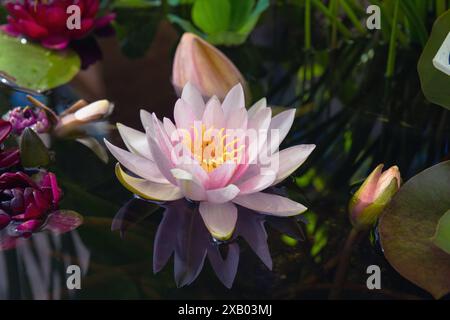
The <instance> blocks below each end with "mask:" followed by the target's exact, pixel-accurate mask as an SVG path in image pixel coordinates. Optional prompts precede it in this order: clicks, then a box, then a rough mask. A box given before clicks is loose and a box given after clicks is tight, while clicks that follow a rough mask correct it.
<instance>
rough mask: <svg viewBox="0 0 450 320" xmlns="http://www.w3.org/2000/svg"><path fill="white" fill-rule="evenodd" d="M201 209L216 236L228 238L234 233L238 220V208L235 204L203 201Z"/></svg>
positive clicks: (204, 219)
mask: <svg viewBox="0 0 450 320" xmlns="http://www.w3.org/2000/svg"><path fill="white" fill-rule="evenodd" d="M199 210H200V215H201V216H202V218H203V222H204V223H205V225H206V227H207V228H208V230H209V232H210V233H211V235H212V236H213V237H214V238H216V239H219V240H227V239H229V238H230V237H231V236H232V235H233V232H234V229H235V227H236V221H237V208H236V206H235V205H234V204H232V203H230V202H227V203H221V204H217V203H209V202H201V203H200V208H199Z"/></svg>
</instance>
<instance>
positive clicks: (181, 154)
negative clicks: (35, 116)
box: [105, 83, 315, 240]
mask: <svg viewBox="0 0 450 320" xmlns="http://www.w3.org/2000/svg"><path fill="white" fill-rule="evenodd" d="M294 116H295V110H294V109H291V110H287V111H284V112H282V113H280V114H277V115H276V116H275V117H273V118H272V110H271V108H270V107H267V105H266V100H265V99H261V100H260V101H258V102H257V103H255V104H254V105H253V106H252V107H251V108H250V109H249V110H247V109H246V108H245V97H244V91H243V88H242V86H241V85H240V84H238V85H236V86H235V87H233V88H232V89H231V90H230V92H229V93H228V94H227V95H226V97H225V99H224V101H223V103H221V102H220V100H219V99H218V98H217V97H212V98H211V99H210V100H209V101H208V102H207V103H205V102H204V100H203V98H202V95H201V94H200V92H199V91H198V90H197V89H196V88H195V87H194V86H193V85H191V84H190V83H188V84H187V85H186V86H185V87H184V89H183V92H182V95H181V98H180V99H178V101H177V102H176V104H175V109H174V119H175V123H173V122H172V121H171V120H170V119H168V118H164V119H163V120H162V121H160V120H159V119H158V118H157V117H156V115H155V114H150V113H148V112H147V111H145V110H141V121H142V124H143V127H144V129H145V133H143V132H140V131H137V130H135V129H132V128H129V127H126V126H124V125H122V124H118V125H117V126H118V129H119V132H120V135H121V137H122V139H123V141H124V143H125V145H126V146H127V148H128V150H129V151H125V150H123V149H121V148H118V147H116V146H114V145H112V144H111V143H109V142H108V141H106V140H105V143H106V145H107V147H108V148H109V150H110V151H111V153H112V154H113V155H114V157H115V158H116V159H117V160H118V161H119V162H120V164H121V165H122V166H123V167H125V168H126V169H128V171H129V172H131V173H133V174H130V173H128V172H125V171H124V170H123V169H122V167H121V166H120V165H117V166H116V174H117V177H118V179H119V180H120V182H121V183H122V184H123V185H124V186H125V187H126V188H127V189H128V190H130V191H131V192H133V193H135V194H137V195H138V196H140V197H142V198H145V199H151V200H160V201H173V200H177V199H180V198H183V197H185V198H187V199H189V200H192V201H196V202H199V211H200V214H201V216H202V218H203V221H204V223H205V225H206V227H207V228H208V230H209V231H210V233H211V234H212V236H213V237H215V238H216V239H219V240H226V239H229V238H230V237H231V236H232V234H233V231H234V229H235V225H236V220H237V215H238V210H237V207H236V205H239V206H243V207H246V208H249V209H251V210H255V211H257V212H260V213H262V214H267V215H274V216H293V215H297V214H300V213H302V212H304V211H305V210H306V209H307V208H306V207H305V206H303V205H302V204H300V203H297V202H295V201H292V200H290V199H288V198H285V197H282V196H279V195H275V194H270V193H267V192H263V190H265V189H266V188H268V187H270V186H273V185H275V184H277V183H279V182H281V181H282V180H284V179H285V178H286V177H288V176H289V175H290V174H291V173H293V172H294V171H295V170H296V169H297V168H298V167H299V166H300V165H301V164H302V163H303V162H304V161H305V160H306V159H307V157H308V156H309V155H310V154H311V152H312V151H313V149H314V148H315V146H314V145H297V146H293V147H290V148H287V149H285V150H282V151H278V147H279V145H280V143H281V142H282V140H283V139H284V138H285V137H286V135H287V133H288V131H289V130H290V128H291V126H292V123H293V121H294Z"/></svg>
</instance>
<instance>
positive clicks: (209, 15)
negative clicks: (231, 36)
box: [192, 0, 231, 34]
mask: <svg viewBox="0 0 450 320" xmlns="http://www.w3.org/2000/svg"><path fill="white" fill-rule="evenodd" d="M230 15H231V5H230V2H229V1H228V0H197V1H195V3H194V6H193V7H192V20H193V21H194V23H195V24H196V25H197V26H198V27H199V28H200V29H202V30H203V31H204V32H206V33H208V34H215V33H218V32H223V31H226V30H227V29H228V27H229V24H230Z"/></svg>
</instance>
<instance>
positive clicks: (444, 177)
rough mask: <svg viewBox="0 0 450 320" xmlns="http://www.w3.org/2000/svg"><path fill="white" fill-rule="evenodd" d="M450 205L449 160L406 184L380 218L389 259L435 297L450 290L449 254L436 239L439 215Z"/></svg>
mask: <svg viewBox="0 0 450 320" xmlns="http://www.w3.org/2000/svg"><path fill="white" fill-rule="evenodd" d="M449 208H450V161H447V162H443V163H440V164H438V165H436V166H434V167H431V168H429V169H427V170H425V171H423V172H421V173H419V174H418V175H417V176H415V177H413V178H412V179H410V180H409V181H408V182H406V183H405V184H404V186H403V187H402V188H401V189H400V191H399V192H398V193H397V194H396V195H395V196H394V198H393V199H392V201H391V202H390V203H389V205H388V206H387V207H386V209H385V211H384V212H383V215H382V216H381V219H380V225H379V230H380V237H381V245H382V247H383V250H384V254H385V256H386V258H387V260H388V261H389V263H390V264H391V265H392V266H393V267H394V268H395V269H396V270H397V271H398V272H399V273H400V274H401V275H402V276H403V277H405V278H406V279H408V280H409V281H411V282H413V283H414V284H416V285H418V286H419V287H421V288H423V289H425V290H427V291H428V292H430V293H431V294H432V295H433V296H434V297H435V298H436V299H439V298H441V297H442V296H444V295H445V294H447V293H449V292H450V255H449V254H447V253H446V252H444V251H443V250H441V249H440V248H438V247H437V246H436V245H434V243H433V236H434V234H435V230H436V226H437V224H438V222H439V219H441V217H442V216H443V214H444V213H445V212H447V211H448V210H449Z"/></svg>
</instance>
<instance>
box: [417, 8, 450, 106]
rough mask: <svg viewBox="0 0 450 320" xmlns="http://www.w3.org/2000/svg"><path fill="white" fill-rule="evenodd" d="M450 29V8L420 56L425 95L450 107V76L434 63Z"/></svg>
mask: <svg viewBox="0 0 450 320" xmlns="http://www.w3.org/2000/svg"><path fill="white" fill-rule="evenodd" d="M449 31H450V10H449V11H447V12H446V13H444V14H443V15H441V16H440V17H439V18H438V19H437V20H436V22H435V23H434V26H433V30H432V32H431V35H430V38H429V39H428V42H427V44H426V46H425V49H424V50H423V52H422V55H421V56H420V60H419V64H418V71H419V76H420V83H421V86H422V91H423V93H424V94H425V97H426V98H427V99H428V100H429V101H430V102H432V103H435V104H438V105H440V106H442V107H445V108H447V109H450V90H449V88H450V76H448V75H447V74H445V73H443V72H442V71H439V70H438V69H436V67H435V66H434V65H433V58H434V57H435V56H436V53H437V52H438V50H439V48H440V47H441V45H442V43H443V42H444V40H445V38H446V36H447V34H448V32H449Z"/></svg>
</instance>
